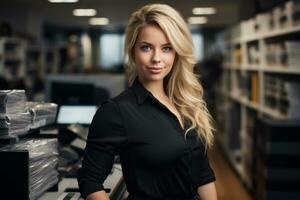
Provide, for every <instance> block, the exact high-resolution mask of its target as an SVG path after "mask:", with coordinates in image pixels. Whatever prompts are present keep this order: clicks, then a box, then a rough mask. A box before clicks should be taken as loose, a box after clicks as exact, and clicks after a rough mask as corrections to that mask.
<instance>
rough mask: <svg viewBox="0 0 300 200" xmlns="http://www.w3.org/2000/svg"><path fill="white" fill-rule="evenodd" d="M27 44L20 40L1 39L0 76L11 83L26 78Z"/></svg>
mask: <svg viewBox="0 0 300 200" xmlns="http://www.w3.org/2000/svg"><path fill="white" fill-rule="evenodd" d="M25 49H26V42H25V41H24V40H22V39H18V38H6V37H2V38H0V75H1V76H2V77H4V78H5V79H6V80H9V81H16V80H19V79H22V78H24V77H25V76H26V69H25Z"/></svg>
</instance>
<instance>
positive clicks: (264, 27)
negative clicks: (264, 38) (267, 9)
mask: <svg viewBox="0 0 300 200" xmlns="http://www.w3.org/2000/svg"><path fill="white" fill-rule="evenodd" d="M271 17H272V15H271V14H270V13H261V14H258V15H256V16H255V31H256V32H259V33H266V32H268V31H270V30H271V26H270V21H271Z"/></svg>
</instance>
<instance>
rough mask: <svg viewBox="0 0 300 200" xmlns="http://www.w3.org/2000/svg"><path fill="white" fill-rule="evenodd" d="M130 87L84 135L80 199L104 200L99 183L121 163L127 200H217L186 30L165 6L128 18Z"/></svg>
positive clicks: (206, 119) (208, 133)
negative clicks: (118, 161)
mask: <svg viewBox="0 0 300 200" xmlns="http://www.w3.org/2000/svg"><path fill="white" fill-rule="evenodd" d="M125 55H126V56H127V62H128V66H127V72H128V77H129V81H130V84H131V87H130V88H129V89H127V90H126V91H124V92H123V93H121V94H120V95H118V96H117V97H115V98H113V99H111V100H109V101H107V102H105V103H104V104H102V106H101V107H100V108H99V109H98V111H97V113H96V114H95V116H94V119H93V121H92V124H91V126H90V130H89V137H88V141H87V146H86V149H85V156H84V160H83V165H82V169H81V170H80V172H79V175H78V182H79V188H80V191H81V194H82V196H83V197H84V198H87V199H88V200H96V199H97V200H105V199H109V198H108V195H107V194H106V193H105V192H104V190H103V185H102V184H103V182H104V180H105V179H106V177H107V175H108V174H109V172H110V170H111V168H112V165H113V162H114V157H115V155H120V160H121V164H122V170H123V177H124V180H125V183H126V186H127V190H128V192H129V197H128V199H130V200H150V199H177V200H178V199H182V200H185V199H197V198H198V197H199V198H200V199H203V200H215V199H217V197H216V190H215V185H214V181H215V176H214V173H213V171H212V170H211V168H210V166H209V163H208V159H207V154H206V150H207V149H208V148H209V147H211V146H212V144H213V133H212V132H213V127H212V125H211V117H210V115H209V112H208V111H207V109H206V105H205V102H204V101H203V99H202V95H203V89H202V87H201V85H200V84H199V82H198V80H197V77H196V76H195V75H194V74H193V67H194V64H195V59H194V56H193V44H192V39H191V34H190V32H189V30H188V27H187V25H186V23H185V22H184V20H183V19H182V17H181V16H180V14H179V13H178V12H177V11H176V10H174V9H173V8H172V7H170V6H168V5H163V4H152V5H146V6H144V7H142V8H140V9H139V10H138V11H136V12H134V13H133V14H132V16H131V18H130V20H129V24H128V26H127V30H126V38H125Z"/></svg>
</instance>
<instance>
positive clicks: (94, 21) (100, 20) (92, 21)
mask: <svg viewBox="0 0 300 200" xmlns="http://www.w3.org/2000/svg"><path fill="white" fill-rule="evenodd" d="M90 24H91V25H107V24H109V19H107V18H105V17H99V18H91V19H90Z"/></svg>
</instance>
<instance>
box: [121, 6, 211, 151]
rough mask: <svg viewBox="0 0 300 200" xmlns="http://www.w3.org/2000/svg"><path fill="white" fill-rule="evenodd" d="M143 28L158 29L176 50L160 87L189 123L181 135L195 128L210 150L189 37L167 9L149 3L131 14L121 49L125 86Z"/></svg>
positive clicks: (207, 122)
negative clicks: (151, 26) (123, 56)
mask: <svg viewBox="0 0 300 200" xmlns="http://www.w3.org/2000/svg"><path fill="white" fill-rule="evenodd" d="M146 25H155V26H158V27H159V28H161V29H162V30H163V31H164V32H165V33H166V35H167V37H168V39H169V40H170V43H171V45H172V47H173V48H174V49H175V51H176V58H175V61H174V64H173V67H172V70H171V71H170V73H169V74H168V75H167V76H166V77H165V79H164V87H165V91H166V93H167V95H168V97H169V98H170V100H171V101H172V102H173V103H174V105H175V106H176V108H177V109H178V111H179V113H180V114H181V116H182V117H183V120H184V122H189V124H190V127H189V128H188V129H187V130H186V132H185V136H186V134H187V133H188V132H189V131H190V130H192V129H196V131H197V133H198V136H199V138H200V139H201V140H202V141H203V140H204V142H205V147H206V149H207V148H209V147H211V146H212V145H213V141H214V134H213V132H214V128H213V124H212V121H213V120H212V117H211V115H210V113H209V111H208V110H207V107H206V103H205V101H204V100H203V87H202V86H201V84H200V83H199V81H198V76H197V75H196V74H194V71H193V69H194V66H195V63H196V61H195V57H194V46H193V42H192V36H191V33H190V31H189V29H188V26H187V24H186V23H185V21H184V19H183V18H182V17H181V15H180V14H179V13H178V12H177V11H176V10H175V9H174V8H172V7H171V6H169V5H165V4H149V5H146V6H143V7H142V8H140V9H139V10H137V11H136V12H134V13H133V14H132V15H131V17H130V20H129V23H128V25H127V28H126V34H125V49H124V51H125V53H124V55H125V63H126V72H127V75H128V80H129V84H130V85H131V84H132V82H133V80H134V79H135V77H136V76H137V70H136V64H135V60H134V56H133V55H134V53H133V49H134V46H135V43H136V40H137V37H138V34H139V31H140V29H141V28H142V27H144V26H146Z"/></svg>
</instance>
